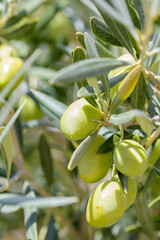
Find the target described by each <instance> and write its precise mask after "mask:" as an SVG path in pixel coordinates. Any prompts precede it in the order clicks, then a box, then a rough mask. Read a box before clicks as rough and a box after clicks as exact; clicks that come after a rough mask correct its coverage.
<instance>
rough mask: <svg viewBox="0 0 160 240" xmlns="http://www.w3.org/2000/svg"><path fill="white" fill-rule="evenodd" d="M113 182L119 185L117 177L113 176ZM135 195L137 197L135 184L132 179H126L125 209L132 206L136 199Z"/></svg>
mask: <svg viewBox="0 0 160 240" xmlns="http://www.w3.org/2000/svg"><path fill="white" fill-rule="evenodd" d="M114 180H115V181H116V182H118V183H119V184H121V182H120V179H119V177H118V175H115V177H114ZM125 194H126V193H125ZM136 195H137V183H136V181H135V179H134V178H132V177H128V191H127V194H126V197H127V203H126V209H127V208H129V207H130V206H131V205H132V203H133V202H134V200H135V198H136Z"/></svg>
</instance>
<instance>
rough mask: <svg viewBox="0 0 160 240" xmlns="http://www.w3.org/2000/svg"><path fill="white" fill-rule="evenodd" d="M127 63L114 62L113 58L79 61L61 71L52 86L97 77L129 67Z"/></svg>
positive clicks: (52, 79)
mask: <svg viewBox="0 0 160 240" xmlns="http://www.w3.org/2000/svg"><path fill="white" fill-rule="evenodd" d="M127 64H128V63H127V62H123V61H118V60H113V59H112V58H111V59H110V58H93V59H87V60H82V61H79V62H77V63H75V64H72V65H70V66H68V67H64V68H63V69H61V70H59V71H58V72H57V73H56V74H55V75H54V76H53V78H51V79H50V83H51V84H57V85H58V83H59V84H60V83H61V84H62V83H72V82H76V81H80V80H82V79H84V78H89V77H95V76H98V75H100V74H103V73H105V72H108V71H109V70H111V69H114V68H117V67H120V66H124V65H127Z"/></svg>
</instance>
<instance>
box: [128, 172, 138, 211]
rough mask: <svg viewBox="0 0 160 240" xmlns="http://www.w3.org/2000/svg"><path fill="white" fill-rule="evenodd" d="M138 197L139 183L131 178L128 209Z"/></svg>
mask: <svg viewBox="0 0 160 240" xmlns="http://www.w3.org/2000/svg"><path fill="white" fill-rule="evenodd" d="M136 195H137V183H136V181H135V179H134V178H131V177H129V178H128V192H127V205H126V209H127V208H129V207H130V206H131V205H132V203H133V202H134V200H135V198H136Z"/></svg>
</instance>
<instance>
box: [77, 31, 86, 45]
mask: <svg viewBox="0 0 160 240" xmlns="http://www.w3.org/2000/svg"><path fill="white" fill-rule="evenodd" d="M76 37H77V39H78V41H79V42H80V44H81V45H82V47H84V48H86V45H85V42H84V33H82V32H77V33H76Z"/></svg>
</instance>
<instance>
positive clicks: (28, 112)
mask: <svg viewBox="0 0 160 240" xmlns="http://www.w3.org/2000/svg"><path fill="white" fill-rule="evenodd" d="M25 100H27V101H26V103H25V105H24V107H23V108H22V110H21V113H20V118H21V120H22V121H29V120H33V119H40V118H41V117H42V116H43V113H42V111H41V109H40V107H39V106H38V104H37V103H36V102H35V101H34V100H33V99H32V98H31V97H30V96H28V95H27V94H25V95H23V96H22V97H21V99H20V101H19V106H20V105H21V104H22V103H23V102H24V101H25Z"/></svg>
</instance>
